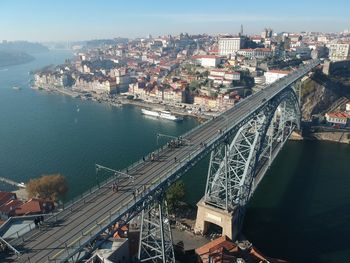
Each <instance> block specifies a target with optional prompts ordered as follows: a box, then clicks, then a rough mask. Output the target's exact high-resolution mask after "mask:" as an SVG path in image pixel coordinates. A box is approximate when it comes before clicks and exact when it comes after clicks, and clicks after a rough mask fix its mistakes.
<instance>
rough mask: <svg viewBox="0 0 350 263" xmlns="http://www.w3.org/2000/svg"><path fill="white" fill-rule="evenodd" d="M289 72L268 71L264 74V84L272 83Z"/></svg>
mask: <svg viewBox="0 0 350 263" xmlns="http://www.w3.org/2000/svg"><path fill="white" fill-rule="evenodd" d="M289 73H290V71H287V70H269V71H267V72H265V74H264V76H265V82H266V84H271V83H274V82H275V81H276V80H278V79H280V78H283V77H285V76H287V75H288V74H289Z"/></svg>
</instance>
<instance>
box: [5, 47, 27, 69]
mask: <svg viewBox="0 0 350 263" xmlns="http://www.w3.org/2000/svg"><path fill="white" fill-rule="evenodd" d="M32 60H34V57H32V56H31V55H28V54H27V53H24V52H18V51H2V50H0V67H7V66H12V65H19V64H23V63H27V62H30V61H32Z"/></svg>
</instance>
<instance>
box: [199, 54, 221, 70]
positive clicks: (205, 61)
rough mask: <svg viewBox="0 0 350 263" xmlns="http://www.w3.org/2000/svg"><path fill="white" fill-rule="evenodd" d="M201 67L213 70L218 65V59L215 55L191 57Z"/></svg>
mask: <svg viewBox="0 0 350 263" xmlns="http://www.w3.org/2000/svg"><path fill="white" fill-rule="evenodd" d="M193 58H194V59H195V60H197V61H198V62H199V63H200V65H201V66H202V67H205V68H211V67H213V68H215V67H217V66H218V65H219V64H220V57H218V56H215V55H198V56H194V57H193Z"/></svg>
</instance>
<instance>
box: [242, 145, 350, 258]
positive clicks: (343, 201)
mask: <svg viewBox="0 0 350 263" xmlns="http://www.w3.org/2000/svg"><path fill="white" fill-rule="evenodd" d="M349 151H350V147H348V146H345V147H344V145H338V144H333V143H324V142H291V143H289V144H288V145H286V147H285V148H284V149H283V151H282V152H281V153H280V155H279V157H278V158H277V159H276V161H275V164H274V165H273V166H272V168H271V169H270V171H269V172H268V174H267V175H266V178H264V180H263V181H262V183H261V185H260V186H259V188H258V190H257V192H256V193H255V195H254V197H253V199H252V201H251V203H250V204H249V208H248V210H247V214H246V218H245V226H244V233H245V234H246V236H247V237H248V239H250V240H251V241H252V242H253V243H254V244H255V245H256V246H257V247H258V248H259V249H261V250H262V251H263V252H264V253H265V254H267V255H271V256H273V257H279V258H283V259H287V260H290V261H291V262H317V263H323V262H348V261H347V259H348V257H349V255H350V248H349V244H348V242H347V240H348V237H349V236H350V225H349V222H350V198H349V197H348V189H349V186H350V177H349V176H348V175H349V174H350V170H349V169H350V168H349V166H347V163H346V156H350V152H349Z"/></svg>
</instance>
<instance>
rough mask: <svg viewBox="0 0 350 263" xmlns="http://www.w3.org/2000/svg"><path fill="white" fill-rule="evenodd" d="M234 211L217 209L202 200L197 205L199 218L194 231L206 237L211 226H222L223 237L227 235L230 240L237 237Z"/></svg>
mask: <svg viewBox="0 0 350 263" xmlns="http://www.w3.org/2000/svg"><path fill="white" fill-rule="evenodd" d="M234 214H235V209H234V210H233V211H227V210H224V209H221V208H216V207H214V206H212V205H208V204H206V203H205V202H204V200H203V199H201V200H200V201H199V202H198V203H197V218H196V223H195V227H194V231H195V232H196V233H197V234H202V235H205V234H206V233H207V231H208V228H209V226H210V224H214V225H217V226H220V227H221V228H222V235H226V236H228V237H229V238H231V239H232V238H233V237H234V236H236V235H237V233H235V232H237V231H236V230H235V229H236V228H235V225H234V218H235V217H234Z"/></svg>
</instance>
